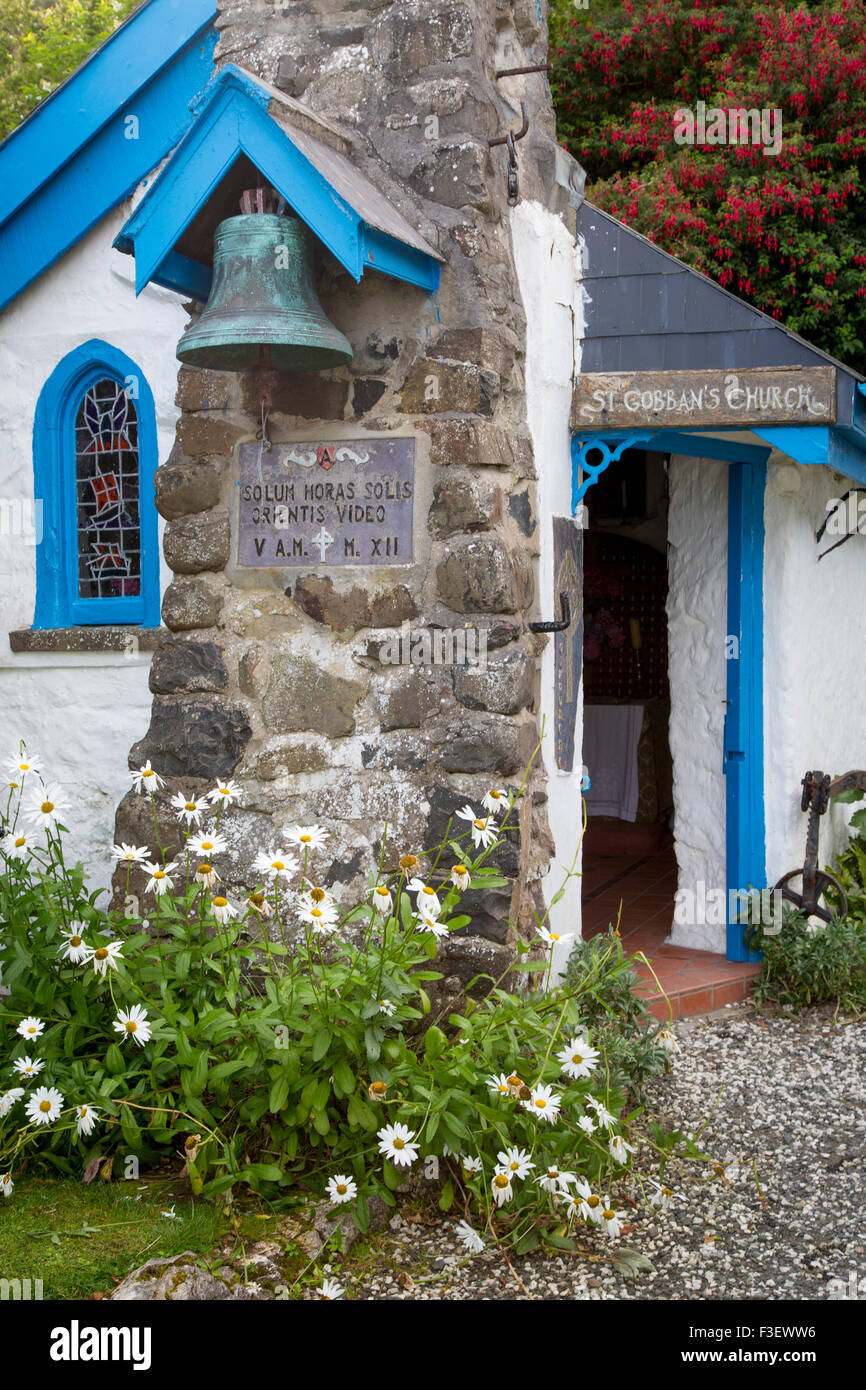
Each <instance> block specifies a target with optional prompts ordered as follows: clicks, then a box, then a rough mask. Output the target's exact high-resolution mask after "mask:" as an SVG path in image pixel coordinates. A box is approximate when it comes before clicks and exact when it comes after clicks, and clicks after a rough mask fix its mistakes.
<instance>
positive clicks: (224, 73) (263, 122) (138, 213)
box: [114, 65, 439, 298]
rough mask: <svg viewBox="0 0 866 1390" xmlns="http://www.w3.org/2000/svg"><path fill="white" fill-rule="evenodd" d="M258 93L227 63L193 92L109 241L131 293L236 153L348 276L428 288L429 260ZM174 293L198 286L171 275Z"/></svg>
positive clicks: (432, 279) (155, 269)
mask: <svg viewBox="0 0 866 1390" xmlns="http://www.w3.org/2000/svg"><path fill="white" fill-rule="evenodd" d="M269 104H270V102H269V98H268V94H267V92H265V91H264V90H263V89H262V88H261V87H260V86H259V85H258V84H257V83H253V82H251V80H250V79H249V78H248V77H247V76H246V75H245V74H244V73H241V72H239V71H238V70H237V69H235V68H233V67H232V66H231V65H230V66H228V67H226V68H223V69H221V70H220V72H219V73H217V74H216V76H215V77H214V78H213V80H212V81H211V82H210V83H209V84H208V87H207V88H206V89H205V92H204V93H203V94H202V97H201V99H198V98H197V99H196V100H195V101H194V102H193V108H194V109H195V110H196V111H197V112H199V114H198V115H197V117H196V120H195V122H194V124H193V126H192V128H191V129H190V130H188V131H187V133H186V135H185V136H184V138H183V140H182V141H181V143H180V144H179V146H178V148H177V149H176V150H175V152H174V154H173V155H172V157H171V159H170V160H169V162H168V164H167V165H166V167H165V168H164V169H163V170H162V172H161V173H160V175H159V176H158V178H157V179H156V180H155V182H154V183H153V185H152V186H151V188H150V189H149V190H148V192H147V193H146V194H145V196H144V198H143V199H142V200H141V202H140V203H139V205H138V207H137V208H136V210H135V212H134V213H133V214H132V216H131V217H130V218H129V220H128V221H127V223H126V224H125V226H124V227H123V229H122V230H121V232H120V234H119V235H118V237H117V238H116V240H115V243H114V244H115V246H117V247H118V248H119V249H120V250H121V251H132V252H133V253H134V255H135V284H136V292H137V293H139V294H140V293H141V291H142V290H143V289H144V287H145V285H147V284H148V283H149V281H150V280H152V279H155V278H156V277H157V275H158V273H159V268H160V267H161V266H162V265H164V264H165V262H166V260H167V258H168V257H169V256H170V255H171V253H172V252H173V251H174V248H175V246H176V245H177V243H178V241H179V240H180V238H181V237H182V235H183V233H184V231H185V230H186V228H187V227H188V226H189V225H190V223H191V222H192V221H193V219H194V218H195V217H196V216H197V215H198V213H199V212H200V211H201V209H202V208H203V207H204V205H205V203H206V202H207V200H208V199H209V198H210V196H211V194H212V193H213V192H214V191H215V189H216V188H217V187H218V186H219V184H220V183H221V182H222V180H223V179H224V178H225V176H226V174H227V173H228V172H229V170H230V169H231V167H232V165H233V164H234V163H235V161H236V160H237V159H238V158H239V156H240V155H241V154H245V155H246V156H247V158H248V159H249V160H250V161H251V162H252V163H253V164H254V165H255V166H256V168H257V169H258V170H259V172H260V173H261V174H262V175H263V177H264V178H265V179H266V180H267V181H268V182H269V183H270V184H271V185H272V186H273V187H274V188H276V189H277V190H278V192H280V193H281V194H282V196H283V197H284V198H285V199H286V201H287V203H288V204H289V206H290V207H291V208H292V210H293V211H294V212H295V213H297V215H298V216H299V217H300V218H302V219H303V221H304V222H306V223H307V225H308V226H309V227H310V228H311V229H312V230H313V232H314V233H315V234H316V236H317V237H318V238H319V240H320V241H321V242H323V243H324V245H325V246H326V247H327V248H328V250H329V251H330V252H331V253H332V254H333V255H334V256H335V257H336V258H337V260H338V261H339V262H340V263H341V265H343V266H344V267H345V269H346V270H347V271H348V272H349V274H350V275H352V276H353V278H354V279H355V280H356V281H358V280H360V279H361V276H362V275H363V273H364V271H365V269H371V268H373V267H375V268H376V269H378V270H381V271H383V273H385V274H387V275H391V276H393V277H394V278H395V279H399V280H403V281H405V282H407V283H409V284H413V285H418V286H420V287H421V288H423V289H426V290H435V289H436V287H437V286H438V283H439V263H438V261H436V260H435V259H434V258H433V257H432V256H427V255H425V253H424V252H422V251H418V250H416V249H415V248H414V247H410V246H407V245H406V244H405V243H404V242H402V241H400V240H399V239H398V238H396V237H391V236H388V235H386V234H385V233H384V232H379V231H377V230H376V229H374V228H372V227H369V226H368V225H367V224H366V223H365V222H364V220H363V218H362V217H361V215H360V214H359V213H358V212H357V211H356V210H355V209H354V208H353V207H351V206H350V204H349V203H347V202H346V200H345V199H344V198H342V197H341V196H340V195H339V194H338V193H337V191H336V190H335V188H334V187H333V185H332V184H331V183H329V181H328V179H327V178H326V177H325V176H324V174H322V173H321V172H320V171H319V169H318V168H317V167H316V166H315V165H314V164H312V163H311V162H310V160H308V159H307V158H306V156H305V155H304V154H303V153H302V152H301V150H300V149H299V148H298V147H297V146H296V145H294V144H293V143H292V139H291V136H290V134H288V133H287V132H286V131H285V130H284V129H283V127H282V126H280V125H278V124H277V122H276V121H275V120H273V119H272V118H271V117H270V116H269V115H268V111H267V109H266V108H267V106H268V105H269ZM178 288H180V290H181V292H182V293H186V294H191V295H193V296H194V297H196V298H198V295H199V292H200V284H199V285H198V286H196V285H193V284H192V283H188V282H186V281H184V280H183V277H182V276H180V277H179V279H178Z"/></svg>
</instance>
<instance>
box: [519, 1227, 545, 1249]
mask: <svg viewBox="0 0 866 1390" xmlns="http://www.w3.org/2000/svg"><path fill="white" fill-rule="evenodd" d="M540 1243H541V1242H540V1241H539V1239H538V1232H537V1231H536V1229H535V1227H534V1226H532V1227H531V1228H530V1229H529V1230H528V1231H524V1233H523V1235H522V1236H518V1234H517V1232H515V1234H514V1253H515V1255H528V1254H529V1252H530V1250H537V1249H538V1247H539V1245H540Z"/></svg>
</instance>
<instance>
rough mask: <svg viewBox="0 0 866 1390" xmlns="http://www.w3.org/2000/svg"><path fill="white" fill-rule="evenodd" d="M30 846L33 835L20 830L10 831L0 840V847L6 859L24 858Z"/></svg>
mask: <svg viewBox="0 0 866 1390" xmlns="http://www.w3.org/2000/svg"><path fill="white" fill-rule="evenodd" d="M32 848H33V836H32V835H26V834H23V833H22V832H20V831H10V833H9V834H8V835H4V836H3V839H2V840H0V849H2V851H3V853H4V854H5V856H6V858H7V859H26V858H27V855H28V854H29V853H30V851H31V849H32Z"/></svg>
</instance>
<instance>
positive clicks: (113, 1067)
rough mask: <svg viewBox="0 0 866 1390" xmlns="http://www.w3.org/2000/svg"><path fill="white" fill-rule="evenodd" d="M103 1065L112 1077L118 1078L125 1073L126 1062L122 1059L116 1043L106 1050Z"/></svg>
mask: <svg viewBox="0 0 866 1390" xmlns="http://www.w3.org/2000/svg"><path fill="white" fill-rule="evenodd" d="M105 1065H106V1067H107V1069H108V1070H109V1071H110V1072H111V1075H112V1076H120V1075H121V1073H122V1072H125V1071H126V1062H125V1061H124V1059H123V1053H122V1052H121V1050H120V1048H119V1047H118V1046H117V1043H112V1044H111V1045H110V1047H108V1048H107V1050H106V1053H105Z"/></svg>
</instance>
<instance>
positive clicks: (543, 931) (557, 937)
mask: <svg viewBox="0 0 866 1390" xmlns="http://www.w3.org/2000/svg"><path fill="white" fill-rule="evenodd" d="M538 935H539V936H540V937H541V939H542V941H543V942H544V943H545V945H546V946H565V945H566V944H567V943H568V942H569V941H573V940H574V933H573V932H556V931H548V929H547V927H539V929H538Z"/></svg>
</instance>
